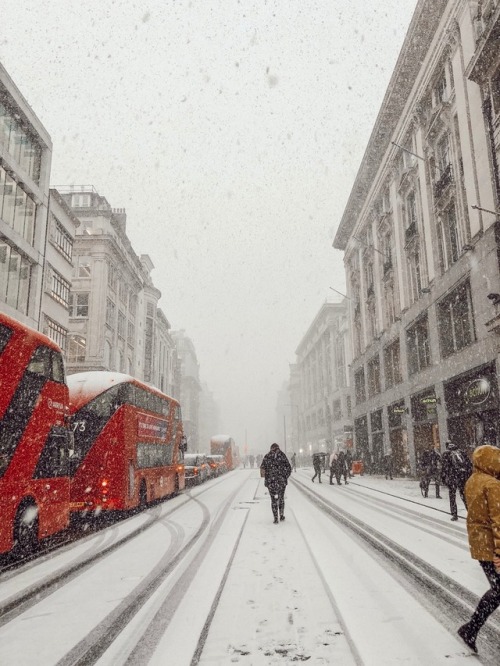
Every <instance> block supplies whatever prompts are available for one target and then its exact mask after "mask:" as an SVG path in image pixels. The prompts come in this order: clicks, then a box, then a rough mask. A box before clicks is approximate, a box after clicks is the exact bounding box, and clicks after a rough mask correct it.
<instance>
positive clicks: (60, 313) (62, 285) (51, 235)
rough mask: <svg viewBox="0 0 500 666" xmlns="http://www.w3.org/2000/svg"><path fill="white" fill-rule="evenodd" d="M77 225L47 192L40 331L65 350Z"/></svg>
mask: <svg viewBox="0 0 500 666" xmlns="http://www.w3.org/2000/svg"><path fill="white" fill-rule="evenodd" d="M79 225H80V222H79V220H78V218H77V217H76V216H75V215H74V214H73V212H72V211H71V209H70V208H69V206H68V205H67V204H66V202H65V201H64V199H63V198H62V197H61V195H60V194H59V192H58V191H57V190H55V189H53V188H51V189H50V197H49V217H48V223H47V242H46V244H45V262H44V280H43V291H42V307H41V316H40V323H39V325H40V330H41V331H42V332H43V333H45V335H48V337H49V338H51V339H52V340H54V342H55V343H56V344H58V345H59V347H61V349H62V351H63V353H64V354H66V352H67V349H68V333H69V303H70V298H71V281H72V280H73V248H74V244H75V235H76V230H77V228H78V227H79Z"/></svg>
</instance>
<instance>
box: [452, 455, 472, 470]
mask: <svg viewBox="0 0 500 666" xmlns="http://www.w3.org/2000/svg"><path fill="white" fill-rule="evenodd" d="M451 464H452V466H453V469H454V470H455V473H456V474H457V475H459V476H469V475H470V472H471V464H470V461H469V459H468V458H467V456H466V455H465V453H463V452H462V451H451Z"/></svg>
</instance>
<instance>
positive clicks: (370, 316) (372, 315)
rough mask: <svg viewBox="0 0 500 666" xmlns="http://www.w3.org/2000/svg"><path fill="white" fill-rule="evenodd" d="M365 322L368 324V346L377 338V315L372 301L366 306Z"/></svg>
mask: <svg viewBox="0 0 500 666" xmlns="http://www.w3.org/2000/svg"><path fill="white" fill-rule="evenodd" d="M366 320H367V324H368V326H367V328H368V344H370V343H371V342H373V340H374V339H375V338H376V337H377V315H376V311H375V301H374V300H373V299H372V300H371V301H369V302H368V304H367V306H366Z"/></svg>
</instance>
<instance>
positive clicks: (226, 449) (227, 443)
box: [210, 435, 240, 470]
mask: <svg viewBox="0 0 500 666" xmlns="http://www.w3.org/2000/svg"><path fill="white" fill-rule="evenodd" d="M210 453H212V454H213V455H222V456H224V460H225V461H226V468H227V469H228V470H231V469H236V468H237V467H239V465H240V452H239V450H238V447H237V446H236V444H235V443H234V439H233V438H232V437H230V436H229V435H213V437H211V438H210Z"/></svg>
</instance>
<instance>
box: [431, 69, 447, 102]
mask: <svg viewBox="0 0 500 666" xmlns="http://www.w3.org/2000/svg"><path fill="white" fill-rule="evenodd" d="M434 95H435V99H436V104H440V103H441V102H447V101H448V86H447V83H446V73H445V72H444V71H443V73H442V74H441V76H440V77H439V79H438V81H437V83H436V87H435V88H434Z"/></svg>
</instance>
